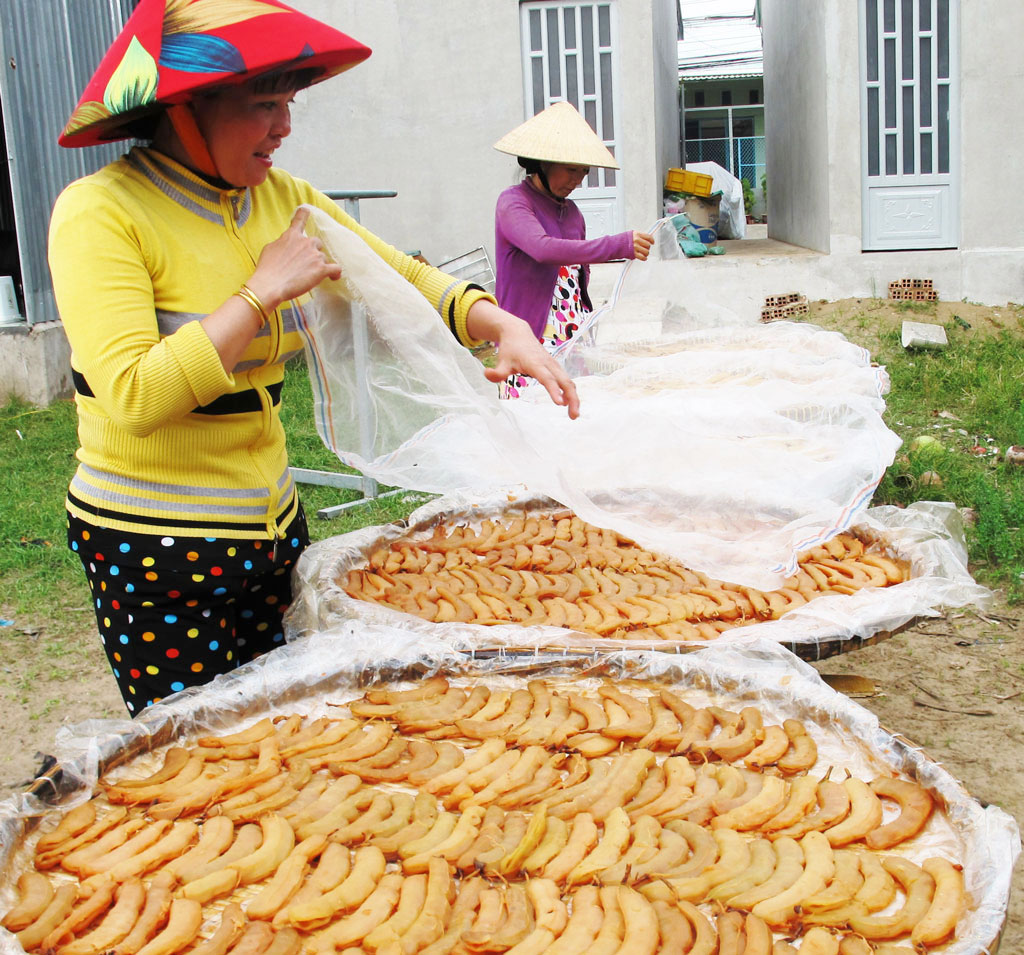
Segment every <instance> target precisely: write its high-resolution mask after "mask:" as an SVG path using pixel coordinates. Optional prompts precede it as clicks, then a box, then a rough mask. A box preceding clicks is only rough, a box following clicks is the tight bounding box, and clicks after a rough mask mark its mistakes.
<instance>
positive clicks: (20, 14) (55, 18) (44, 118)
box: [0, 0, 135, 324]
mask: <svg viewBox="0 0 1024 955" xmlns="http://www.w3.org/2000/svg"><path fill="white" fill-rule="evenodd" d="M134 6H135V0H0V56H2V60H0V106H2V109H3V123H4V135H5V138H6V143H7V162H8V168H9V171H10V182H11V193H12V197H13V216H14V228H15V229H16V231H17V241H18V254H19V257H20V260H21V276H22V288H23V291H24V298H25V312H26V318H27V319H28V322H29V324H34V323H36V322H44V321H52V320H54V319H56V318H57V311H56V308H55V306H54V302H53V290H52V288H51V286H50V273H49V269H48V268H47V264H46V231H47V225H48V223H49V220H50V210H51V208H52V206H53V201H54V199H56V198H57V195H58V193H59V192H60V191H61V190H62V189H63V188H64V186H66V185H67V184H68V183H69V182H71V181H72V180H73V179H77V178H79V177H80V176H83V175H86V174H88V173H90V172H93V171H95V170H96V169H99V168H100V166H102V165H104V163H107V162H109V161H110V160H111V159H113V158H115V157H116V156H118V155H120V154H121V153H122V152H124V144H116V143H115V144H112V145H109V146H94V147H89V148H86V149H62V148H61V147H60V146H58V145H57V136H58V134H59V133H60V131H61V129H63V127H64V123H65V121H66V120H67V118H68V115H69V114H70V112H71V110H72V109H73V108H74V105H75V103H76V102H77V101H78V97H79V95H80V94H81V91H82V90H83V89H84V88H85V84H86V83H87V82H88V81H89V78H90V77H91V76H92V74H93V71H94V70H95V69H96V66H97V65H98V64H99V62H100V60H101V59H102V57H103V54H104V53H105V52H106V50H107V47H108V46H109V45H110V42H111V40H113V38H114V37H115V36H116V35H117V33H118V31H119V30H120V29H121V27H122V26H123V25H124V23H125V21H126V20H127V19H128V16H129V15H130V13H131V10H132V9H133V8H134Z"/></svg>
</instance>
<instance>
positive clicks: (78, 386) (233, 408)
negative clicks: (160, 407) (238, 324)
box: [71, 368, 283, 415]
mask: <svg viewBox="0 0 1024 955" xmlns="http://www.w3.org/2000/svg"><path fill="white" fill-rule="evenodd" d="M71 380H72V381H73V382H74V384H75V390H76V391H77V392H78V393H79V394H80V395H84V396H85V397H86V398H95V397H96V395H95V394H94V392H93V390H92V388H90V387H89V382H87V381H86V380H85V375H83V374H82V373H81V372H80V371H76V370H75V369H74V368H72V369H71ZM282 384H283V383H282V382H280V381H279V382H277V383H276V384H273V385H267V393H268V394H269V395H270V402H271V404H274V405H279V404H280V403H281V386H282ZM262 407H263V405H262V404H261V403H260V396H259V392H258V391H256V389H255V388H250V389H248V390H247V391H239V392H237V393H235V394H231V395H221V396H220V397H219V398H216V399H214V400H213V401H211V402H210V403H209V404H207V405H199V406H198V407H196V408H193V409H192V414H209V415H221V414H246V413H247V412H251V411H259V410H261V409H262Z"/></svg>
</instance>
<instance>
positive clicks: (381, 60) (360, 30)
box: [278, 0, 679, 263]
mask: <svg viewBox="0 0 1024 955" xmlns="http://www.w3.org/2000/svg"><path fill="white" fill-rule="evenodd" d="M290 2H291V5H292V6H294V7H295V8H296V9H299V10H301V11H302V12H303V13H307V14H309V15H310V16H314V17H317V18H319V19H321V20H323V21H325V22H326V23H329V24H331V25H332V26H334V27H337V28H338V29H339V30H342V31H343V32H345V33H349V34H350V35H351V36H353V37H355V38H356V39H358V40H360V41H361V42H363V43H365V44H367V45H368V46H370V47H371V48H372V49H373V51H374V52H373V55H372V56H371V57H370V58H369V59H368V60H367V61H366V62H364V63H362V64H360V65H359V66H356V67H354V68H353V69H352V70H350V71H348V72H346V73H343V74H342V75H341V76H339V77H336V78H334V79H331V80H328V81H327V82H325V83H322V84H319V85H317V86H314V87H312V88H311V89H309V90H307V91H305V92H304V93H302V94H300V96H299V98H298V99H297V101H296V104H295V107H294V109H293V111H292V122H293V133H292V136H291V138H290V140H288V141H286V142H285V144H284V146H282V148H281V149H280V150H279V152H278V159H279V162H280V165H281V166H282V167H283V168H285V169H287V170H288V171H289V172H292V173H293V174H295V175H297V176H301V177H302V178H305V179H308V180H309V181H310V182H312V183H313V184H314V185H315V186H317V187H318V188H321V189H366V190H370V189H393V190H396V191H397V192H398V196H397V198H394V199H368V200H363V201H362V202H361V203H360V218H361V220H362V222H363V224H364V225H366V226H367V227H368V228H369V229H371V230H372V231H373V232H375V233H377V234H378V235H380V236H381V237H382V238H384V239H386V240H387V241H389V242H391V243H392V244H394V245H396V246H398V247H399V248H401V249H405V250H413V249H416V250H420V251H422V253H423V255H424V256H425V257H426V258H427V259H428V260H429V261H431V262H434V263H437V262H441V261H443V260H444V259H446V258H451V257H452V256H455V255H458V254H460V253H462V252H467V251H469V250H470V249H473V248H476V247H477V246H481V245H482V246H484V247H485V248H486V249H487V250H488V252H489V253H490V254H491V255H492V257H493V252H494V204H495V201H496V200H497V197H498V194H499V193H500V192H501V191H502V190H503V189H505V188H507V187H508V186H510V185H512V184H513V183H514V182H516V181H518V179H519V178H520V173H521V170H520V169H519V166H518V165H517V164H516V161H515V158H514V157H512V156H506V155H504V154H503V153H499V152H496V151H495V150H494V149H492V148H491V146H492V144H493V143H494V142H496V141H497V140H498V139H499V138H500V137H501V136H502V135H504V134H505V133H506V132H508V131H509V130H510V129H512V128H513V127H515V126H517V125H518V124H519V123H521V122H522V121H523V120H524V119H525V118H526V116H525V115H524V100H523V81H522V58H521V52H520V30H519V4H518V3H516V2H513V0H417V2H415V3H412V2H409V0H405V2H402V0H372V2H366V0H362V2H359V0H290ZM674 3H675V0H619V2H618V7H619V24H620V50H619V54H620V55H619V83H620V86H619V108H620V113H619V122H620V130H621V132H620V141H621V142H622V144H623V145H622V149H621V157H620V162H621V163H622V166H623V173H622V175H623V184H624V192H623V196H624V214H625V220H626V227H627V228H632V229H646V228H647V227H649V226H650V225H651V224H652V223H653V222H654V221H655V220H656V219H657V218H658V216H659V215H660V210H661V184H662V181H663V180H664V176H665V171H666V170H667V169H668V167H669V166H674V165H678V145H677V144H678V140H679V132H678V122H679V119H678V110H677V109H676V107H675V105H674V104H675V90H676V63H675V43H676V20H675V7H674Z"/></svg>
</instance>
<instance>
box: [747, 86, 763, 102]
mask: <svg viewBox="0 0 1024 955" xmlns="http://www.w3.org/2000/svg"><path fill="white" fill-rule="evenodd" d="M747 102H748V103H750V105H751V106H756V105H757V104H758V103H760V102H761V91H760V90H751V91H750V94H749V96H748V98H747Z"/></svg>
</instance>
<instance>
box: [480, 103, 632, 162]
mask: <svg viewBox="0 0 1024 955" xmlns="http://www.w3.org/2000/svg"><path fill="white" fill-rule="evenodd" d="M494 148H495V149H497V150H498V151H499V152H503V153H509V154H510V155H512V156H522V157H523V158H524V159H539V160H541V161H542V162H560V163H565V164H566V165H569V166H601V167H604V168H605V169H618V168H619V164H618V163H617V162H616V161H615V157H614V156H613V155H612V154H611V153H610V152H609V151H608V147H607V146H605V144H604V143H603V142H601V139H600V137H598V135H597V133H595V132H594V131H593V130H592V129H591V128H590V125H589V124H588V123H587V121H586V120H585V119H584V118H583V117H582V116H580V114H579V113H578V112H577V111H576V107H575V106H573V105H572V104H571V103H552V104H551V105H550V106H549V107H548V108H547V109H545V110H543V111H542V112H540V113H538V114H537V115H536V116H533V117H531V118H530V119H528V120H527V121H526V122H525V123H523V124H522V125H520V126H517V127H516V128H515V129H513V130H512V132H510V133H506V134H505V135H504V136H502V137H501V139H499V140H498V141H497V142H496V143H495V144H494Z"/></svg>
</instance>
